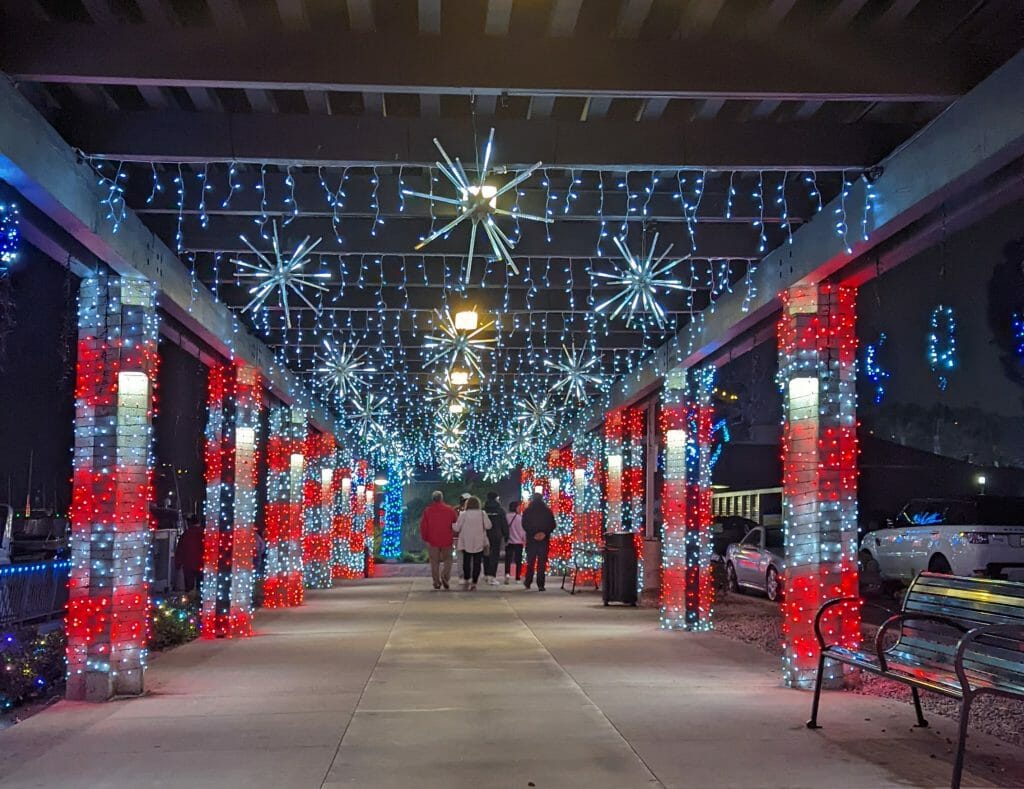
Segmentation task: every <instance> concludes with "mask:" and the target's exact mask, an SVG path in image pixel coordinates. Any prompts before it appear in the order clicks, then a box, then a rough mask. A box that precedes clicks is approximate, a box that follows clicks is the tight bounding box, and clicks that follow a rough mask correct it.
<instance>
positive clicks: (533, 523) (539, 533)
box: [523, 493, 556, 592]
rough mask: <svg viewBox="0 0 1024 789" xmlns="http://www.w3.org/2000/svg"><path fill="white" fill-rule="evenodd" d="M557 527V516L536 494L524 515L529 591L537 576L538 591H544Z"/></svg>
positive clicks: (526, 582)
mask: <svg viewBox="0 0 1024 789" xmlns="http://www.w3.org/2000/svg"><path fill="white" fill-rule="evenodd" d="M555 526H556V524H555V514H554V513H553V512H552V511H551V508H550V507H549V506H548V505H547V504H545V503H544V497H543V496H542V495H541V494H539V493H534V494H533V496H532V497H531V498H530V505H529V506H528V507H527V508H526V511H525V512H524V513H523V531H525V532H526V578H525V579H524V581H523V586H524V587H525V588H527V589H529V588H530V587H531V586H532V585H533V578H534V574H536V577H537V591H538V592H543V591H544V576H545V574H546V573H547V570H548V548H549V547H550V545H551V532H553V531H554V530H555Z"/></svg>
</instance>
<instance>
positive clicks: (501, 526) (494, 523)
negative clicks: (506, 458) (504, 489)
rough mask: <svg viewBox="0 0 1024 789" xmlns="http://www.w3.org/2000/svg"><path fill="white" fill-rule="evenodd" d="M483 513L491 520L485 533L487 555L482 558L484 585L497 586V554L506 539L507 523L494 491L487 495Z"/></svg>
mask: <svg viewBox="0 0 1024 789" xmlns="http://www.w3.org/2000/svg"><path fill="white" fill-rule="evenodd" d="M484 512H486V513H487V516H488V517H489V518H490V519H491V528H490V529H489V530H488V531H487V537H488V539H489V540H490V545H489V547H488V551H487V555H486V556H484V583H485V584H490V585H491V586H497V585H498V578H497V575H498V554H500V553H501V543H502V541H503V540H507V539H508V521H507V520H506V519H505V512H504V510H502V508H501V501H500V500H499V499H498V494H497V493H495V492H494V491H491V492H490V493H488V494H487V503H486V504H484Z"/></svg>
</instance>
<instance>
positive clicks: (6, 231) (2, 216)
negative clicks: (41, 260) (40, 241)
mask: <svg viewBox="0 0 1024 789" xmlns="http://www.w3.org/2000/svg"><path fill="white" fill-rule="evenodd" d="M18 223H19V217H18V206H17V205H16V204H15V203H0V276H3V275H4V274H6V273H7V270H8V269H9V268H10V265H11V263H13V262H14V261H15V260H16V259H17V258H18V252H19V250H20V249H21V233H20V232H19V230H18Z"/></svg>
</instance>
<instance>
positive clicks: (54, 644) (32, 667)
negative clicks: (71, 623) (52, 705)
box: [0, 628, 67, 710]
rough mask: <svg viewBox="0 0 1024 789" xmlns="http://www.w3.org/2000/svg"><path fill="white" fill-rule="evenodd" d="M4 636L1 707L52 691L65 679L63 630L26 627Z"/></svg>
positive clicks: (0, 649)
mask: <svg viewBox="0 0 1024 789" xmlns="http://www.w3.org/2000/svg"><path fill="white" fill-rule="evenodd" d="M0 638H2V640H0V710H6V709H10V708H11V707H13V706H15V705H17V704H22V703H24V702H26V701H30V700H31V699H34V698H39V697H41V696H45V695H49V694H50V693H51V692H53V691H54V690H58V689H59V686H60V684H61V683H62V682H63V680H64V650H65V647H66V646H67V639H66V638H65V637H64V631H63V630H52V631H50V632H49V633H42V634H40V633H38V632H36V630H35V628H22V629H21V630H18V631H15V632H13V633H5V634H4V635H3V636H2V637H0Z"/></svg>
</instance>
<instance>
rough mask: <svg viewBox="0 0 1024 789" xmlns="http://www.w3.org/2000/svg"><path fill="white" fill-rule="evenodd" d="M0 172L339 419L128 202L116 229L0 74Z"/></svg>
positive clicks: (66, 154)
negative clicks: (199, 282) (218, 299)
mask: <svg viewBox="0 0 1024 789" xmlns="http://www.w3.org/2000/svg"><path fill="white" fill-rule="evenodd" d="M0 179H3V180H5V181H7V182H8V183H9V184H10V185H11V186H13V187H14V188H15V189H17V190H18V192H20V193H21V195H22V197H23V199H24V200H25V201H27V202H29V203H32V204H33V205H34V206H36V208H38V209H39V210H40V211H41V212H42V213H44V214H45V215H46V216H48V217H50V219H52V220H54V221H55V222H57V224H59V225H60V226H61V227H62V228H63V229H64V230H65V231H66V232H67V233H68V234H69V235H70V236H71V237H72V238H74V239H75V240H76V241H77V242H78V243H80V244H81V245H82V246H83V247H85V248H86V249H88V250H89V251H90V252H92V253H93V254H94V255H96V257H98V258H99V259H100V260H102V261H104V262H105V263H106V264H107V265H109V266H110V267H111V268H112V269H113V270H114V271H116V272H117V273H119V274H122V275H126V276H135V277H144V278H145V279H147V280H149V281H150V282H153V283H155V284H156V285H157V287H158V288H159V289H160V297H159V306H160V307H161V308H162V309H164V310H165V311H167V312H168V313H169V314H170V315H171V316H173V317H174V318H175V319H176V320H178V321H179V322H181V324H182V325H184V326H185V327H186V328H188V329H189V330H190V331H192V332H194V333H195V334H196V335H197V336H199V337H200V338H202V340H203V341H204V342H207V343H209V344H210V346H211V347H213V348H214V349H215V350H216V351H217V352H218V353H221V354H223V355H224V356H225V357H227V358H233V357H241V358H243V359H245V360H246V361H248V362H249V363H251V364H253V365H255V366H257V367H259V368H260V369H261V370H262V371H263V374H264V377H265V379H266V382H267V386H268V387H269V388H270V389H271V390H272V391H273V392H274V394H275V395H276V396H278V397H279V398H281V399H282V400H283V401H284V402H286V403H289V404H291V403H295V404H299V405H302V406H303V407H305V408H308V409H310V411H311V413H312V414H313V415H314V419H315V420H316V421H317V423H318V426H320V427H321V429H331V428H332V427H333V425H334V418H333V416H332V415H331V414H330V413H328V412H327V410H326V409H325V408H324V407H323V406H322V405H321V404H320V403H319V402H318V401H315V400H314V399H313V398H312V396H311V395H310V393H309V392H308V391H307V390H306V389H305V387H304V386H303V385H302V383H301V382H300V381H299V379H298V378H296V377H295V376H294V375H293V374H292V373H290V372H289V371H288V370H286V369H285V368H283V367H282V366H281V365H279V364H278V363H277V362H276V360H275V359H274V357H273V353H272V352H271V350H270V349H269V348H268V347H267V346H266V345H264V344H263V343H262V342H261V341H260V340H259V339H258V338H257V337H256V336H255V335H253V334H252V333H250V332H249V331H248V330H247V329H246V328H245V327H244V326H243V325H242V324H241V323H240V322H239V321H238V320H237V319H236V318H235V317H234V315H233V314H232V313H231V311H230V310H229V309H228V308H227V307H226V306H224V305H223V304H218V303H216V302H214V300H213V296H212V295H211V294H210V292H209V291H208V290H206V289H205V288H203V287H202V286H197V287H193V282H192V278H191V275H190V273H189V271H188V269H187V268H186V267H185V266H184V265H183V264H182V263H181V261H180V260H178V258H177V257H176V256H175V255H174V253H173V252H171V250H170V249H168V248H167V246H166V245H165V244H164V243H163V242H162V241H161V240H160V239H159V238H158V237H157V236H156V235H154V234H153V233H152V232H151V231H150V230H149V229H147V228H146V226H145V225H143V223H142V220H140V219H139V218H138V217H137V216H136V215H135V214H134V213H132V212H131V211H130V210H129V211H127V212H126V214H125V217H124V219H123V221H122V223H121V226H120V228H119V230H118V231H117V232H116V233H115V232H114V229H113V227H112V225H111V223H110V221H109V220H107V219H106V208H105V207H104V206H103V205H102V204H101V202H100V201H101V200H102V199H103V198H104V197H105V196H106V192H105V190H104V189H103V187H102V186H99V185H98V184H97V182H96V176H95V173H94V172H93V171H92V169H91V168H90V167H89V166H88V165H87V164H85V163H84V162H82V161H81V160H80V158H79V157H78V155H77V154H76V153H75V151H74V150H72V149H71V147H70V146H69V145H68V144H67V143H66V142H64V140H62V139H61V137H60V135H59V134H57V132H56V131H54V129H53V128H52V127H50V126H49V124H47V123H46V121H45V120H43V118H42V116H40V115H39V113H38V112H37V111H36V110H35V108H34V107H33V106H32V105H31V104H30V103H29V102H28V101H27V100H26V99H25V98H24V97H23V96H22V95H21V94H20V93H19V92H18V90H17V89H16V88H15V87H14V85H13V84H12V83H11V81H10V80H9V79H7V78H6V77H2V78H0Z"/></svg>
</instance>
